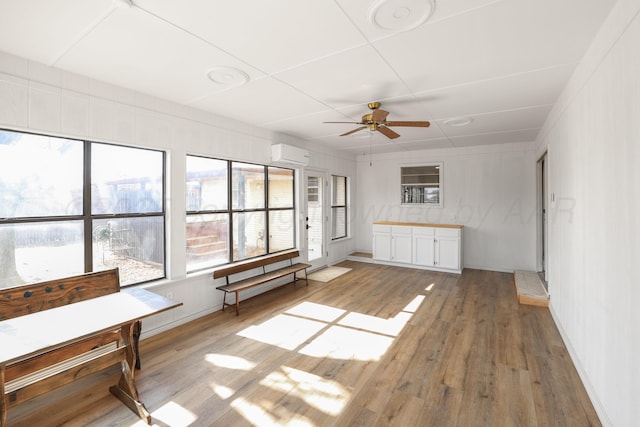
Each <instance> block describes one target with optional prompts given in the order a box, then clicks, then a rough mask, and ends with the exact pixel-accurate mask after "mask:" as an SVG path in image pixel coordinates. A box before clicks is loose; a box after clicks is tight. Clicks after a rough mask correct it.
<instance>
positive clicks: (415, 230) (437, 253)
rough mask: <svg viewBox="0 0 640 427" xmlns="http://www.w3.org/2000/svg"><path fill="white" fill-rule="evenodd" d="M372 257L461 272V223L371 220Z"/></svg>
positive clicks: (388, 261) (394, 262)
mask: <svg viewBox="0 0 640 427" xmlns="http://www.w3.org/2000/svg"><path fill="white" fill-rule="evenodd" d="M373 259H374V260H377V261H383V262H387V263H390V264H396V263H397V264H404V265H407V264H408V265H410V266H415V267H417V268H425V269H430V270H439V271H451V272H455V273H461V272H462V227H461V226H452V225H440V224H424V225H423V224H407V225H402V223H393V224H388V223H377V224H373Z"/></svg>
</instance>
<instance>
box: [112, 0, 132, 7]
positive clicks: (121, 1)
mask: <svg viewBox="0 0 640 427" xmlns="http://www.w3.org/2000/svg"><path fill="white" fill-rule="evenodd" d="M113 3H114V4H115V5H116V6H118V7H122V8H130V7H133V2H132V1H131V0H113Z"/></svg>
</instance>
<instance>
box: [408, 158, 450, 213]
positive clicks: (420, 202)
mask: <svg viewBox="0 0 640 427" xmlns="http://www.w3.org/2000/svg"><path fill="white" fill-rule="evenodd" d="M420 168H435V169H436V170H437V171H438V174H437V177H438V178H437V183H431V182H417V183H411V182H404V181H405V179H404V178H405V177H410V176H415V177H419V178H417V179H427V178H423V177H427V176H434V175H433V174H428V173H418V172H417V171H407V172H405V170H407V169H420ZM410 172H415V173H410ZM443 176H444V164H443V162H428V163H421V164H419V165H416V164H413V165H404V166H400V203H401V205H403V206H425V207H443V206H444V185H443V181H444V180H443ZM420 177H422V178H420ZM420 187H422V190H423V191H420ZM412 188H416V189H417V191H416V194H415V195H412V194H409V191H410V189H412ZM426 188H437V190H438V191H437V194H438V196H437V197H438V201H437V202H430V201H428V199H427V197H426V195H425V193H424V189H426ZM414 197H415V201H413V198H414Z"/></svg>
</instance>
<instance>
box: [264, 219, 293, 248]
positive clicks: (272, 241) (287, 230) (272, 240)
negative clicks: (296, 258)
mask: <svg viewBox="0 0 640 427" xmlns="http://www.w3.org/2000/svg"><path fill="white" fill-rule="evenodd" d="M293 218H294V215H293V209H291V210H283V211H271V212H269V252H278V251H282V250H285V249H292V248H293V247H294V243H293V234H294V233H293V232H294V229H295V227H294V223H293Z"/></svg>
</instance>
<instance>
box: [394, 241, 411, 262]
mask: <svg viewBox="0 0 640 427" xmlns="http://www.w3.org/2000/svg"><path fill="white" fill-rule="evenodd" d="M391 247H392V248H393V251H392V253H391V254H392V260H393V261H395V262H404V263H407V264H411V261H412V259H411V252H412V251H411V234H392V235H391Z"/></svg>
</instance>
